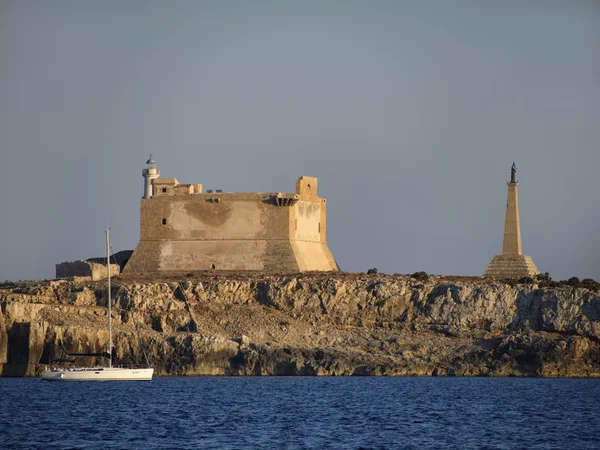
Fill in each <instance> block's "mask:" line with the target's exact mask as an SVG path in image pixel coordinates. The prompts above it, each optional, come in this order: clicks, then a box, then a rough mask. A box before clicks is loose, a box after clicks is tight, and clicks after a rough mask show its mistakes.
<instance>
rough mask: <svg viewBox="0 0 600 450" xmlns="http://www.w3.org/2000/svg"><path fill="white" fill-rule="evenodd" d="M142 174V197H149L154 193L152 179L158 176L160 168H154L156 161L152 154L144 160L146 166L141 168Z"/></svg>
mask: <svg viewBox="0 0 600 450" xmlns="http://www.w3.org/2000/svg"><path fill="white" fill-rule="evenodd" d="M142 176H143V177H144V197H143V198H150V197H152V195H154V192H153V186H152V180H155V179H157V178H158V177H159V176H160V170H158V169H157V168H156V161H154V159H152V155H150V159H149V160H148V161H146V168H145V169H144V170H142Z"/></svg>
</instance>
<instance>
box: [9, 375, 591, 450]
mask: <svg viewBox="0 0 600 450" xmlns="http://www.w3.org/2000/svg"><path fill="white" fill-rule="evenodd" d="M598 404H600V380H585V379H569V380H567V379H515V378H418V377H415V378H303V377H298V378H286V377H282V378H280V377H266V378H209V377H207V378H159V379H155V380H154V381H152V382H151V383H118V382H115V383H110V382H107V383H47V382H41V381H39V380H36V379H0V447H1V448H3V449H11V448H18V449H38V448H40V449H41V448H57V449H75V448H77V449H105V448H106V449H127V448H143V449H144V450H150V449H155V448H156V449H158V448H160V449H165V448H167V449H169V448H173V449H196V448H204V449H238V448H248V449H271V448H287V449H346V448H347V449H359V448H360V449H373V450H375V449H402V448H407V449H412V448H415V449H417V448H418V449H423V448H432V449H434V448H447V449H483V448H486V449H513V448H528V449H549V448H576V449H588V448H589V449H592V448H599V447H600V431H599V430H600V413H599V412H598V411H599V410H598V407H597V405H598Z"/></svg>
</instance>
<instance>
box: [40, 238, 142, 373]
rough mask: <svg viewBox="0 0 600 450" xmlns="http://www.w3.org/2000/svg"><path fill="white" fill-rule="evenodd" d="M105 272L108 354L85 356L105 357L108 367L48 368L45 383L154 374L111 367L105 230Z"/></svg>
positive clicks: (108, 264)
mask: <svg viewBox="0 0 600 450" xmlns="http://www.w3.org/2000/svg"><path fill="white" fill-rule="evenodd" d="M106 270H107V279H108V353H98V354H86V356H106V357H107V358H108V367H104V366H93V367H70V368H54V369H53V368H49V369H48V370H47V371H46V372H44V374H43V375H42V380H46V381H150V380H152V375H153V374H154V368H153V367H143V368H131V367H113V365H112V349H113V343H112V316H111V303H112V301H111V297H110V236H109V230H108V228H107V229H106ZM71 356H84V355H83V354H71Z"/></svg>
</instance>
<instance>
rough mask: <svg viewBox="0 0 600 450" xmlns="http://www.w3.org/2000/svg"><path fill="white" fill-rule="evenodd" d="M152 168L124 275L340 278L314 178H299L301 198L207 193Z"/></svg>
mask: <svg viewBox="0 0 600 450" xmlns="http://www.w3.org/2000/svg"><path fill="white" fill-rule="evenodd" d="M146 164H147V167H146V168H145V169H144V170H143V172H142V176H143V177H144V196H143V198H142V199H141V200H140V241H139V243H138V245H137V247H136V249H135V251H134V252H133V255H132V256H131V258H130V260H129V262H128V263H127V264H126V265H125V268H124V270H123V273H125V274H141V273H149V272H150V273H152V272H155V273H156V272H161V273H165V272H172V273H187V272H194V271H202V270H211V269H215V270H232V271H244V270H251V271H263V272H306V271H338V270H339V269H338V266H337V263H336V261H335V259H334V258H333V255H332V254H331V252H330V251H329V248H328V247H327V241H326V232H327V205H326V201H325V199H323V198H320V197H319V196H318V195H317V188H318V180H317V179H316V178H313V177H307V176H302V177H300V178H299V179H298V180H297V181H296V192H295V193H281V192H272V193H261V192H222V191H216V192H212V191H206V192H203V190H202V185H201V184H182V183H179V181H177V179H176V178H161V177H160V171H159V170H158V168H157V167H156V162H155V161H154V160H153V159H152V156H151V157H150V159H149V160H148V161H147V162H146Z"/></svg>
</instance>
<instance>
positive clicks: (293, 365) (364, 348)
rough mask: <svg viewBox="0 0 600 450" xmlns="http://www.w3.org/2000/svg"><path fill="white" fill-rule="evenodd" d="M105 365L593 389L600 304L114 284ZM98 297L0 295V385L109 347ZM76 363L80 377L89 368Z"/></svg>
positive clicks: (581, 294)
mask: <svg viewBox="0 0 600 450" xmlns="http://www.w3.org/2000/svg"><path fill="white" fill-rule="evenodd" d="M112 297H113V301H114V306H113V326H114V333H113V339H114V342H115V363H117V364H132V363H138V364H139V363H143V361H144V355H143V351H142V346H141V345H140V339H138V334H139V336H140V337H141V341H142V342H143V344H144V349H145V351H146V353H147V356H148V358H149V359H150V361H151V363H152V364H153V365H154V367H155V368H156V370H155V373H156V375H158V376H168V375H172V376H192V375H336V376H337V375H390V376H395V375H404V376H409V375H427V376H431V375H433V376H436V375H437V376H543V377H600V292H598V290H597V289H593V288H589V289H588V288H584V287H571V286H560V287H547V286H543V284H537V283H535V282H528V283H526V284H518V283H511V284H507V283H499V282H490V281H484V280H482V279H480V278H459V277H431V278H429V279H428V280H426V281H419V280H417V279H414V278H412V277H410V276H408V275H365V274H348V273H337V274H332V273H310V274H289V275H285V274H281V275H277V276H260V275H257V274H250V273H247V274H246V273H237V274H215V273H207V274H205V275H196V276H193V275H191V274H188V275H187V276H186V275H181V276H178V277H177V276H172V277H163V278H161V279H140V278H136V279H128V278H125V277H121V278H115V279H113V288H112ZM106 299H107V295H106V284H105V283H104V282H90V281H84V280H77V279H71V280H46V281H30V282H4V283H0V306H1V309H0V311H1V313H0V373H1V376H4V377H9V376H38V375H39V374H41V373H42V372H43V371H44V370H45V369H46V367H47V364H48V362H49V360H50V359H52V358H58V357H60V356H64V354H66V352H69V351H70V352H78V353H83V352H100V351H102V350H104V349H105V348H106V347H107V342H108V332H107V329H106V323H107V309H106ZM94 362H95V361H94V360H93V359H89V358H80V360H79V361H78V363H80V364H92V363H94Z"/></svg>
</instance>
